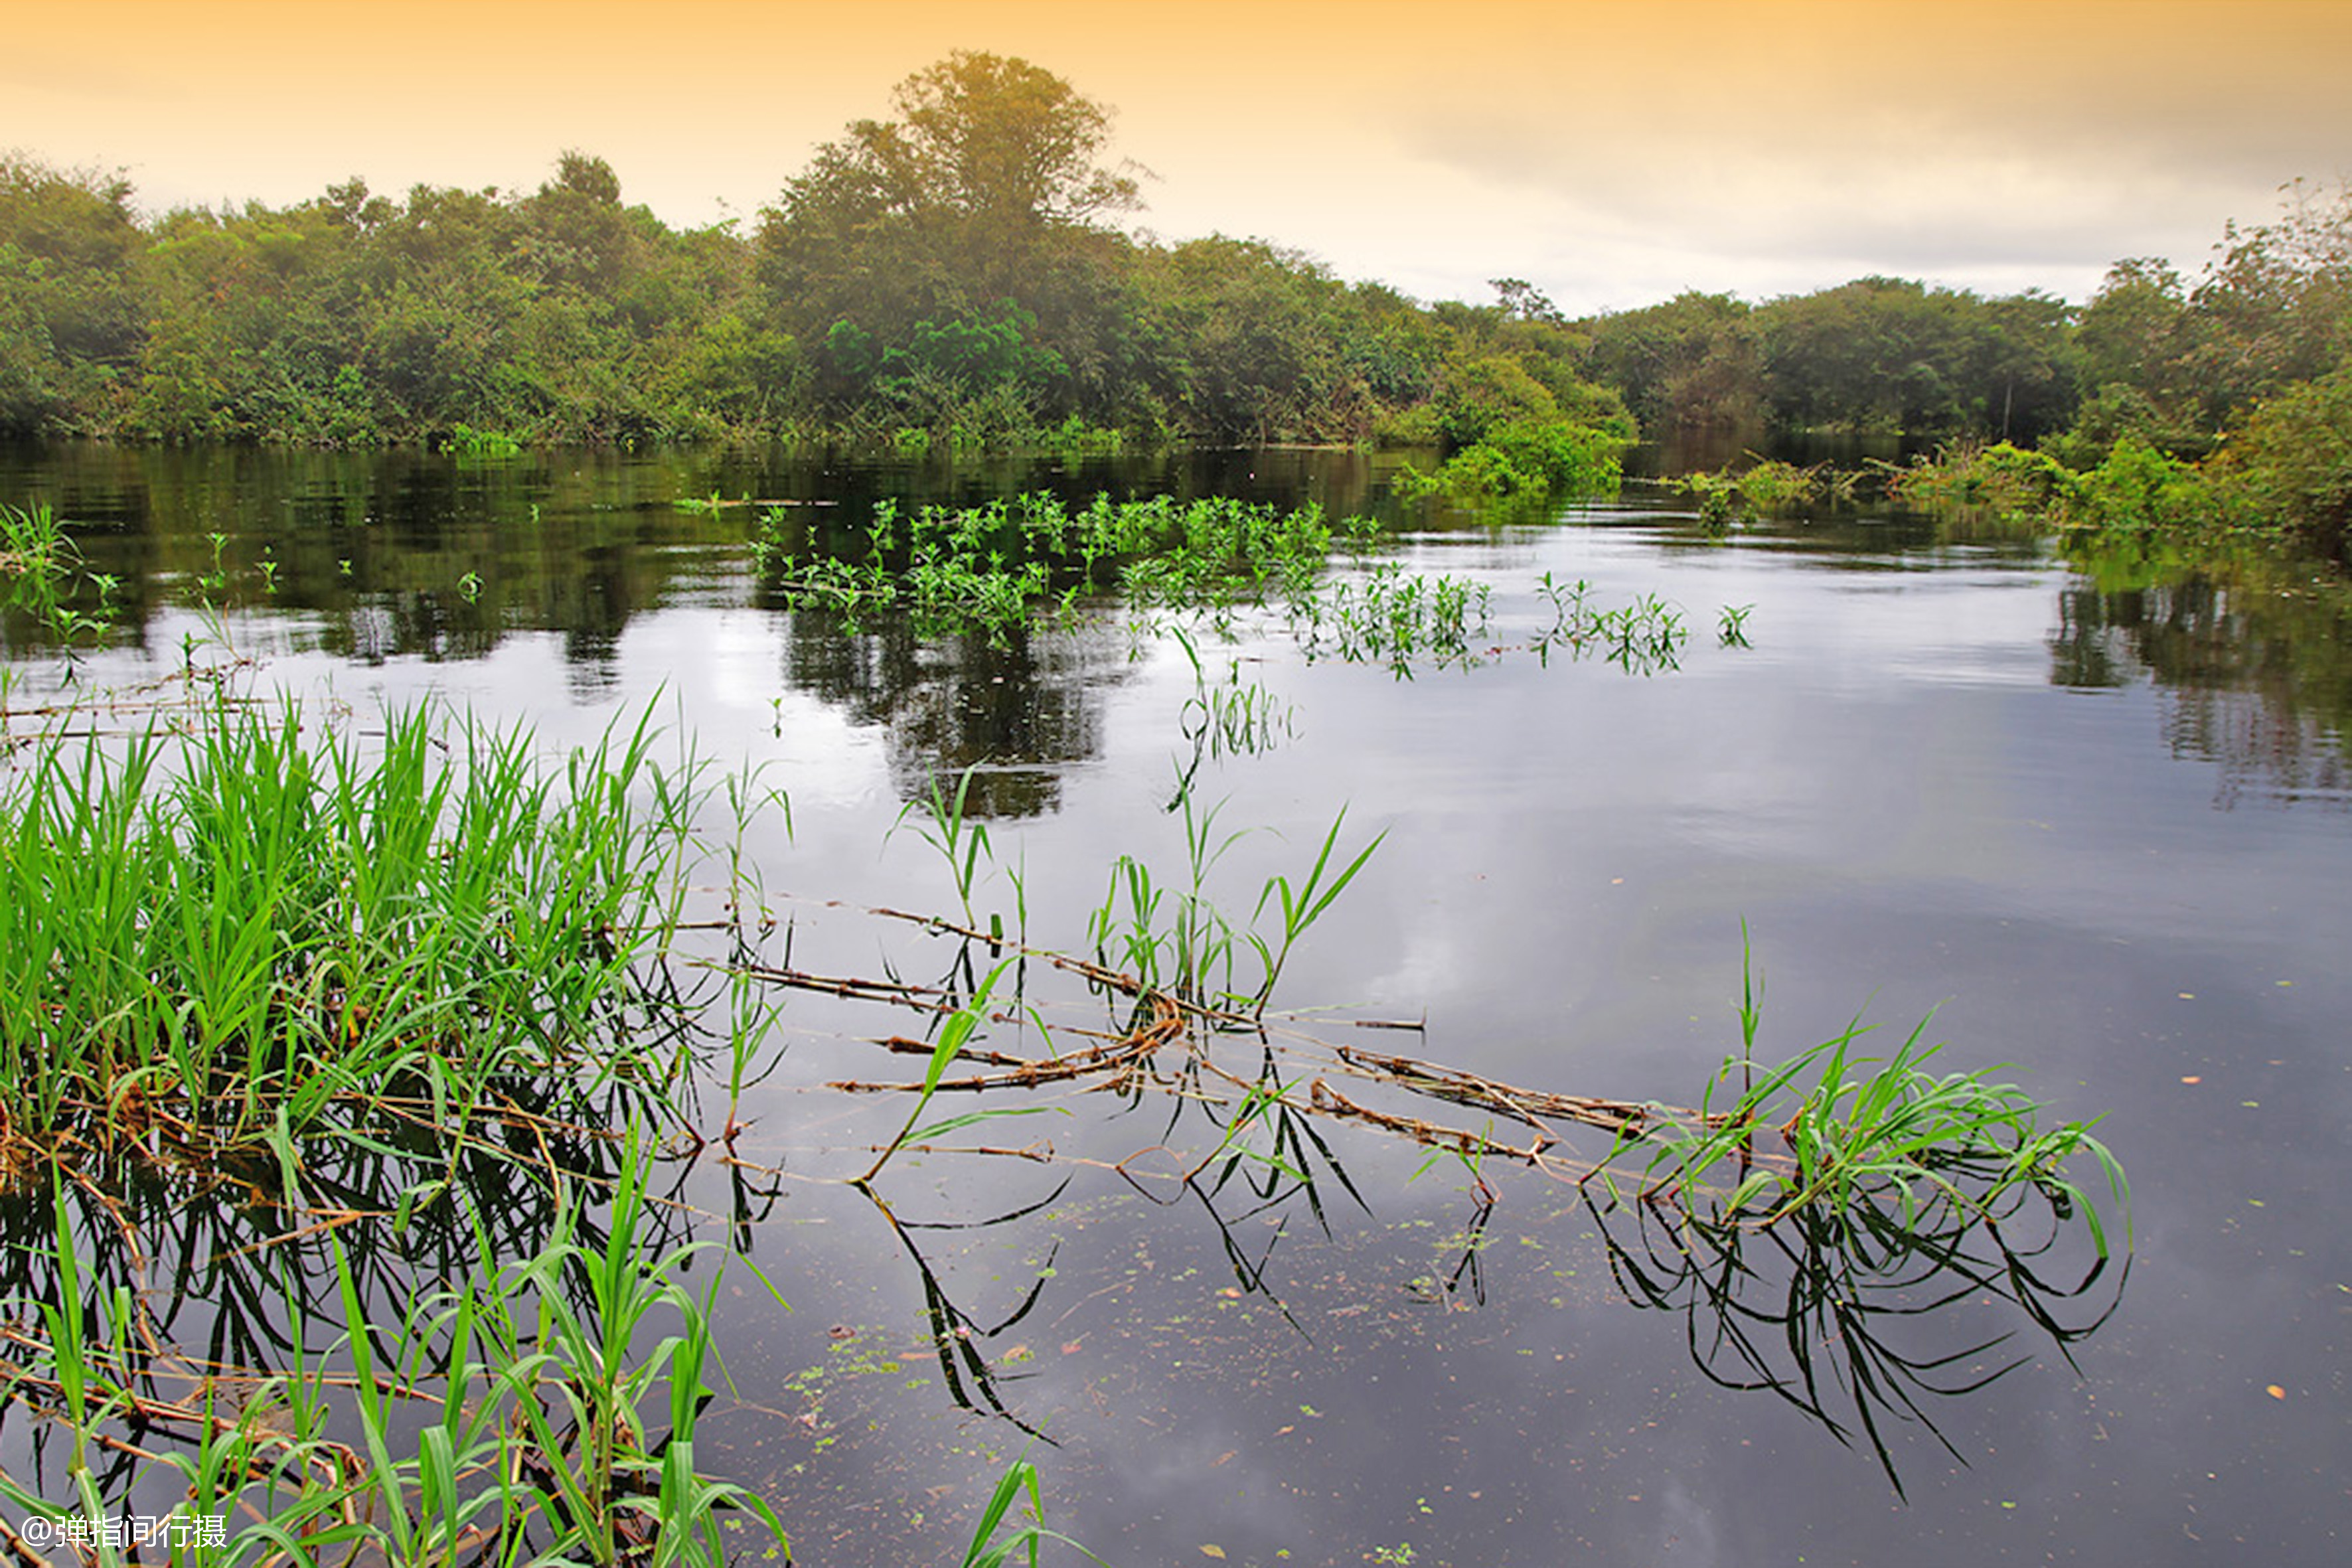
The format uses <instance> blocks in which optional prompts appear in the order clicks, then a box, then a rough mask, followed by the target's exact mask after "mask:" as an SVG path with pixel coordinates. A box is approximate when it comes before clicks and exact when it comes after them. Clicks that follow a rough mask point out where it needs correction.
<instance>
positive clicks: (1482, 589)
mask: <svg viewBox="0 0 2352 1568" xmlns="http://www.w3.org/2000/svg"><path fill="white" fill-rule="evenodd" d="M1490 596H1491V591H1490V590H1489V589H1488V588H1487V586H1486V584H1483V583H1474V582H1471V581H1468V580H1467V579H1465V578H1460V577H1454V576H1448V575H1439V576H1434V577H1433V576H1429V575H1426V574H1419V573H1408V572H1406V571H1405V570H1404V568H1403V567H1402V566H1400V565H1398V564H1396V563H1393V562H1387V563H1382V564H1381V565H1378V566H1375V567H1373V568H1371V570H1370V572H1368V573H1367V574H1365V575H1364V576H1363V577H1361V578H1360V579H1357V580H1354V581H1348V582H1340V583H1337V584H1333V585H1332V586H1331V588H1330V589H1329V591H1328V593H1321V594H1316V595H1309V596H1306V597H1303V598H1301V599H1300V600H1298V601H1297V603H1296V605H1295V606H1294V615H1296V616H1298V617H1300V618H1301V619H1303V621H1304V623H1305V628H1306V629H1305V637H1304V640H1305V642H1306V644H1307V651H1308V653H1309V654H1313V653H1314V652H1316V651H1318V647H1322V646H1324V644H1325V638H1326V637H1327V636H1328V647H1330V648H1331V649H1332V651H1334V652H1336V653H1337V654H1338V656H1339V658H1344V659H1346V660H1348V661H1349V662H1350V663H1365V662H1378V663H1384V664H1386V665H1388V666H1389V668H1391V670H1393V671H1395V672H1396V673H1397V674H1398V675H1400V676H1407V675H1410V674H1411V673H1412V668H1413V664H1414V662H1415V661H1416V660H1417V659H1421V658H1430V659H1433V660H1435V661H1436V662H1437V663H1439V664H1441V665H1443V664H1460V665H1464V666H1465V667H1466V666H1468V665H1470V664H1473V663H1475V661H1476V660H1475V648H1476V645H1477V644H1478V643H1479V642H1480V641H1481V640H1482V639H1484V638H1485V637H1486V635H1487V633H1488V630H1489V628H1490V626H1491V617H1490V616H1489V614H1488V609H1487V605H1488V602H1489V599H1490Z"/></svg>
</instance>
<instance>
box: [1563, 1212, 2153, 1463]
mask: <svg viewBox="0 0 2352 1568" xmlns="http://www.w3.org/2000/svg"><path fill="white" fill-rule="evenodd" d="M1585 1198H1586V1204H1587V1208H1588V1212H1589V1213H1590V1215H1591V1217H1592V1219H1593V1221H1594V1224H1595V1225H1596V1226H1597V1227H1598V1228H1599V1230H1600V1232H1601V1237H1602V1238H1603V1240H1604V1242H1605V1244H1606V1246H1607V1247H1608V1253H1609V1268H1610V1272H1611V1275H1612V1278H1614V1279H1615V1280H1616V1281H1617V1284H1618V1286H1619V1288H1620V1289H1622V1290H1623V1291H1624V1292H1625V1295H1626V1298H1627V1299H1628V1300H1631V1301H1632V1302H1633V1305H1635V1306H1636V1307H1640V1308H1643V1309H1646V1310H1654V1311H1661V1312H1666V1313H1670V1314H1673V1315H1675V1316H1677V1317H1680V1318H1681V1319H1682V1320H1683V1325H1684V1336H1685V1343H1686V1345H1687V1347H1688V1349H1689V1351H1690V1356H1691V1360H1692V1362H1693V1363H1694V1364H1696V1366H1697V1368H1698V1369H1699V1371H1700V1372H1701V1373H1704V1374H1705V1375H1706V1378H1707V1380H1708V1381H1709V1382H1711V1383H1714V1384H1717V1385H1718V1386H1719V1387H1723V1388H1727V1389H1732V1390H1735V1391H1739V1392H1745V1393H1769V1394H1774V1395H1776V1396H1778V1397H1779V1398H1780V1399H1782V1400H1784V1401H1786V1402H1787V1403H1788V1404H1790V1405H1793V1406H1794V1407H1795V1408H1797V1409H1798V1410H1800V1411H1802V1412H1803V1413H1804V1414H1805V1415H1807V1416H1809V1417H1811V1419H1812V1420H1814V1421H1815V1422H1818V1423H1819V1424H1820V1425H1821V1426H1822V1428H1823V1429H1824V1430H1826V1431H1827V1432H1828V1433H1829V1434H1830V1435H1831V1436H1833V1437H1835V1438H1836V1439H1837V1440H1838V1441H1839V1442H1840V1443H1843V1444H1846V1445H1848V1446H1849V1447H1850V1446H1852V1444H1853V1438H1854V1436H1855V1433H1856V1431H1857V1430H1859V1432H1860V1434H1861V1436H1862V1437H1863V1438H1864V1440H1865V1441H1866V1442H1867V1443H1868V1444H1869V1446H1870V1448H1871V1451H1872V1452H1873V1453H1874V1455H1876V1457H1877V1459H1878V1463H1879V1465H1880V1467H1881V1468H1883V1469H1885V1472H1886V1479H1887V1480H1888V1481H1889V1482H1891V1483H1892V1484H1893V1485H1894V1487H1895V1491H1896V1492H1897V1493H1898V1494H1899V1493H1901V1492H1902V1490H1903V1478H1902V1476H1901V1475H1900V1473H1898V1470H1897V1468H1896V1465H1895V1456H1894V1453H1893V1452H1892V1451H1891V1450H1890V1449H1889V1447H1887V1431H1886V1428H1885V1426H1882V1422H1883V1421H1886V1420H1893V1421H1898V1422H1908V1423H1912V1424H1916V1426H1918V1427H1919V1428H1920V1429H1921V1430H1923V1431H1925V1432H1927V1434H1928V1435H1929V1436H1933V1437H1934V1438H1935V1439H1936V1441H1937V1443H1938V1444H1939V1445H1941V1446H1942V1447H1943V1449H1944V1451H1945V1452H1946V1453H1948V1454H1949V1455H1950V1456H1951V1458H1954V1459H1957V1460H1959V1461H1960V1462H1961V1463H1963V1464H1965V1463H1967V1462H1968V1461H1967V1458H1966V1456H1964V1455H1963V1454H1962V1453H1961V1452H1960V1451H1959V1450H1958V1448H1956V1447H1953V1446H1952V1444H1951V1442H1950V1441H1949V1440H1948V1438H1946V1437H1945V1436H1944V1434H1943V1432H1942V1429H1941V1428H1940V1427H1939V1426H1937V1419H1936V1416H1937V1403H1938V1402H1941V1401H1948V1400H1954V1399H1958V1398H1961V1397H1964V1396H1965V1395H1968V1394H1974V1393H1977V1392H1978V1391H1979V1390H1981V1389H1983V1388H1986V1387H1988V1386H1989V1385H1990V1384H1993V1383H1995V1382H1996V1381H1998V1380H1999V1379H2000V1378H2002V1377H2005V1376H2007V1375H2008V1374H2009V1373H2012V1372H2014V1371H2016V1370H2017V1369H2018V1368H2020V1367H2021V1366H2024V1365H2026V1364H2027V1363H2030V1362H2031V1361H2032V1359H2033V1357H2032V1354H2031V1353H2030V1352H2025V1351H2022V1350H2011V1349H2010V1348H2008V1347H2009V1342H2011V1340H2012V1339H2013V1338H2015V1337H2016V1335H2017V1334H2018V1332H2019V1331H2020V1325H2019V1324H2018V1323H2017V1321H2016V1320H2017V1319H2018V1318H2019V1317H2020V1316H2021V1317H2022V1319H2023V1320H2024V1322H2023V1325H2022V1326H2023V1327H2025V1328H2029V1329H2032V1330H2037V1331H2040V1332H2041V1333H2042V1335H2043V1336H2044V1337H2046V1338H2047V1340H2048V1341H2049V1342H2050V1344H2051V1345H2052V1346H2053V1348H2055V1349H2056V1350H2057V1351H2058V1352H2059V1353H2060V1354H2061V1355H2062V1356H2063V1357H2064V1358H2065V1360H2066V1363H2067V1364H2068V1365H2069V1366H2070V1367H2071V1366H2073V1365H2074V1346H2075V1345H2076V1344H2078V1343H2080V1342H2083V1341H2084V1340H2086V1339H2088V1338H2089V1337H2090V1336H2091V1335H2092V1334H2093V1333H2095V1332H2096V1331H2098V1330H2099V1328H2101V1327H2102V1326H2103V1325H2104V1324H2105V1322H2106V1321H2107V1320H2108V1319H2109V1318H2110V1317H2112V1316H2113V1315H2114V1313H2115V1311H2116V1308H2117V1306H2119V1305H2120V1304H2121V1302H2122V1297H2123V1287H2124V1281H2125V1279H2126V1278H2127V1277H2128V1275H2129V1273H2130V1264H2129V1261H2128V1259H2127V1258H2126V1261H2125V1263H2124V1264H2123V1265H2122V1266H2121V1267H2120V1268H2116V1269H2114V1270H2113V1273H2112V1275H2111V1276H2110V1271H2109V1260H2108V1258H2106V1257H2105V1255H2104V1254H2101V1255H2099V1256H2095V1257H2093V1258H2090V1259H2088V1260H2087V1262H2080V1261H2076V1262H2071V1263H2070V1262H2069V1261H2067V1260H2066V1258H2065V1254H2066V1252H2067V1250H2068V1249H2067V1248H2065V1247H2063V1246H2062V1243H2063V1242H2064V1241H2065V1240H2066V1239H2067V1232H2068V1225H2067V1222H2068V1220H2069V1219H2070V1218H2071V1212H2070V1209H2069V1207H2068V1205H2066V1204H2065V1203H2064V1201H2063V1199H2062V1198H2059V1197H2057V1196H2055V1195H2053V1194H2051V1193H2048V1192H2046V1191H2042V1190H2041V1189H2037V1188H2033V1187H2030V1186H2029V1187H2020V1188H2013V1189H2011V1191H2010V1193H2009V1194H2005V1195H2004V1197H2003V1199H2002V1201H2001V1206H2000V1210H1999V1212H1998V1214H1997V1215H1987V1216H1986V1217H1984V1218H1983V1219H1982V1221H1981V1222H1980V1223H1979V1222H1977V1221H1974V1220H1970V1221H1968V1222H1967V1223H1961V1224H1948V1225H1946V1226H1943V1227H1942V1228H1940V1229H1920V1228H1917V1227H1915V1226H1908V1225H1906V1224H1904V1223H1903V1222H1902V1221H1901V1220H1900V1219H1899V1218H1897V1217H1896V1216H1895V1215H1892V1214H1890V1213H1887V1212H1885V1211H1883V1210H1881V1209H1879V1208H1877V1207H1875V1206H1874V1205H1860V1206H1858V1207H1857V1208H1855V1209H1853V1210H1849V1211H1846V1212H1844V1213H1837V1214H1832V1213H1828V1212H1824V1211H1822V1210H1820V1209H1818V1208H1816V1207H1814V1206H1812V1205H1805V1206H1801V1207H1799V1208H1797V1209H1796V1210H1795V1211H1794V1212H1792V1213H1790V1215H1787V1216H1786V1217H1784V1218H1782V1219H1781V1220H1780V1221H1778V1222H1777V1223H1775V1224H1773V1225H1770V1226H1764V1227H1762V1228H1760V1229H1759V1228H1755V1227H1751V1226H1742V1225H1737V1224H1733V1225H1723V1224H1713V1223H1707V1222H1706V1221H1703V1220H1699V1219H1694V1218H1692V1217H1690V1216H1687V1215H1673V1214H1671V1213H1670V1212H1669V1211H1667V1210H1665V1209H1664V1208H1662V1207H1660V1206H1658V1205H1653V1204H1650V1203H1648V1202H1643V1201H1636V1202H1633V1203H1632V1204H1628V1205H1622V1206H1616V1207H1612V1208H1604V1207H1603V1206H1602V1205H1601V1203H1600V1201H1599V1200H1598V1199H1596V1198H1595V1197H1594V1196H1593V1194H1591V1191H1590V1189H1588V1190H1587V1191H1586V1194H1585ZM2070 1268H2072V1269H2078V1270H2079V1274H2078V1276H2077V1277H2074V1278H2073V1279H2071V1281H2070V1280H2069V1279H2068V1277H2067V1274H2068V1270H2069V1269H2070ZM2051 1274H2055V1275H2056V1278H2055V1279H2052V1278H2048V1277H2046V1276H2049V1275H2051ZM2103 1280H2104V1281H2105V1283H2104V1284H2103V1283H2102V1281H2103ZM2002 1309H2008V1310H2007V1311H2003V1310H2002ZM2069 1318H2072V1319H2073V1320H2074V1321H2071V1322H2070V1321H2068V1319H2069ZM1979 1335H1983V1336H1985V1337H1982V1338H1979V1337H1978V1336H1979ZM1989 1357H1999V1358H2006V1359H2000V1360H1999V1361H1998V1364H1990V1363H1989V1361H1988V1358H1989Z"/></svg>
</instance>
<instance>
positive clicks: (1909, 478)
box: [1885, 441, 2077, 519]
mask: <svg viewBox="0 0 2352 1568" xmlns="http://www.w3.org/2000/svg"><path fill="white" fill-rule="evenodd" d="M1885 472H1886V494H1887V498H1888V499H1889V500H1895V501H1899V502H1901V503H1902V504H1904V505H1906V506H1915V507H1919V508H1921V509H1923V510H1933V509H1936V508H1940V507H1985V508H1989V509H1990V510H1993V511H1994V512H1996V513H1998V514H1999V515H2000V516H2002V517H2011V518H2018V519H2032V518H2040V517H2045V516H2049V515H2052V514H2053V512H2054V511H2055V510H2057V509H2059V508H2060V507H2061V506H2062V505H2063V503H2064V502H2065V501H2066V500H2067V499H2068V498H2069V496H2070V495H2071V494H2072V493H2073V490H2074V486H2075V483H2076V481H2077V476H2076V475H2075V473H2074V470H2072V469H2070V468H2067V467H2066V466H2065V465H2064V464H2063V463H2061V462H2059V461H2058V460H2057V459H2056V458H2053V457H2050V456H2048V455H2047V454H2045V453H2042V452H2035V451H2029V450H2027V449H2026V448H2024V447H2015V446H2011V444H2010V443H2008V442H2006V441H2003V442H2000V443H1999V444H1997V445H1995V446H1990V447H1985V446H1979V445H1975V444H1971V443H1961V444H1958V445H1955V446H1949V447H1941V448H1939V449H1938V450H1937V452H1936V454H1935V455H1934V456H1933V457H1922V458H1914V459H1913V460H1912V462H1911V463H1910V464H1909V465H1907V466H1906V467H1904V468H1888V469H1886V471H1885Z"/></svg>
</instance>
